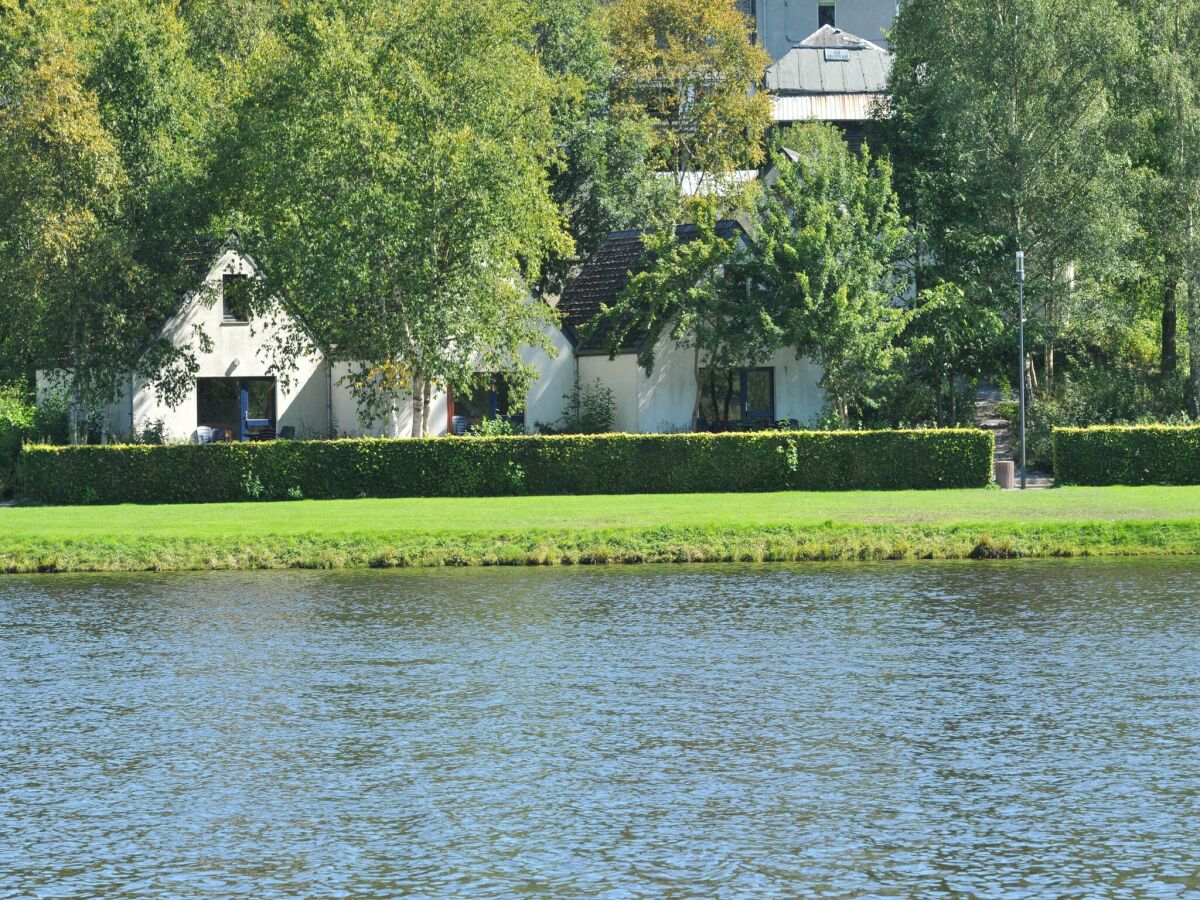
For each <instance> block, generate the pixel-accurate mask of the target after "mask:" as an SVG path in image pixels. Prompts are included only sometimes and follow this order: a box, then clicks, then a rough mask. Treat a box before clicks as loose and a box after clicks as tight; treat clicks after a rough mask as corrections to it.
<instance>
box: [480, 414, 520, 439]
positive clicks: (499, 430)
mask: <svg viewBox="0 0 1200 900" xmlns="http://www.w3.org/2000/svg"><path fill="white" fill-rule="evenodd" d="M524 433H525V430H524V429H523V428H522V427H521V426H520V425H518V424H517V423H516V422H514V421H513V420H512V419H510V418H508V417H507V416H496V417H495V418H494V419H484V420H483V421H482V422H480V423H479V424H478V425H473V426H471V428H469V429H467V432H466V437H512V436H513V435H516V434H524Z"/></svg>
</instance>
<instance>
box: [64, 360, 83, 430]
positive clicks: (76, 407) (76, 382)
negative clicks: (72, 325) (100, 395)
mask: <svg viewBox="0 0 1200 900" xmlns="http://www.w3.org/2000/svg"><path fill="white" fill-rule="evenodd" d="M67 418H68V423H69V425H70V432H71V445H72V446H75V447H78V446H79V445H80V444H83V443H86V441H87V435H86V433H84V435H83V440H80V433H81V432H83V429H82V428H81V427H80V422H81V420H82V419H83V418H84V416H83V381H82V379H81V377H80V374H79V357H78V356H76V357H75V367H74V368H73V369H72V370H71V410H70V413H69V415H68V417H67Z"/></svg>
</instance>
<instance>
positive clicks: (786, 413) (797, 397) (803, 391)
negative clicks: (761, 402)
mask: <svg viewBox="0 0 1200 900" xmlns="http://www.w3.org/2000/svg"><path fill="white" fill-rule="evenodd" d="M767 365H769V366H772V367H773V368H774V369H775V418H776V419H795V420H797V421H798V422H799V423H800V424H801V425H802V426H803V425H815V424H816V423H817V421H818V420H819V419H820V417H821V414H822V413H823V412H824V411H825V392H824V391H823V390H821V386H820V383H821V376H822V375H823V374H824V373H823V372H822V371H821V367H820V366H818V365H817V364H816V363H814V362H813V361H812V360H810V359H807V358H800V359H797V358H796V354H795V352H794V351H792V350H778V351H776V353H775V355H774V357H772V358H771V360H770V361H769V362H768V363H767Z"/></svg>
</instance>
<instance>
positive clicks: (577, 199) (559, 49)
mask: <svg viewBox="0 0 1200 900" xmlns="http://www.w3.org/2000/svg"><path fill="white" fill-rule="evenodd" d="M532 14H533V17H534V36H535V38H536V45H535V46H536V49H537V51H538V55H539V57H540V59H541V63H542V66H543V67H544V68H545V69H546V71H547V73H548V74H549V75H551V76H552V77H553V78H555V79H556V81H557V82H558V84H559V86H560V89H559V92H558V95H557V97H556V99H555V103H554V107H553V113H554V131H555V138H554V140H555V145H556V150H557V158H556V159H555V161H554V163H553V164H552V165H551V167H550V175H551V180H550V192H551V196H552V197H553V198H554V202H555V204H556V205H557V206H558V208H559V209H560V210H562V214H563V217H564V219H565V220H566V225H567V230H568V231H569V232H570V234H571V237H572V238H574V242H575V246H574V248H573V250H572V251H571V252H570V253H559V254H555V255H553V256H552V257H550V258H548V259H547V260H546V264H545V266H544V269H543V273H542V283H541V285H540V287H541V290H542V291H543V292H544V293H546V294H557V293H560V292H561V291H562V289H563V287H564V285H565V284H566V281H567V280H568V278H569V277H570V274H571V272H572V270H573V269H574V268H575V267H576V266H577V265H579V264H580V263H581V262H583V261H585V260H586V259H587V258H588V257H590V256H591V255H592V253H594V252H595V251H596V250H597V249H598V248H599V247H600V245H601V244H602V243H603V242H604V239H605V238H606V237H607V236H608V235H609V234H610V233H611V232H613V231H623V230H625V229H629V228H640V227H643V226H645V225H646V223H647V222H657V221H661V220H663V219H664V218H668V217H669V216H670V213H671V211H672V210H673V209H674V206H675V203H676V202H677V195H676V192H675V190H674V185H673V184H672V182H671V181H669V180H668V179H663V178H658V177H656V174H655V172H654V170H653V167H652V166H651V165H650V163H649V157H650V154H651V152H652V149H653V146H654V132H653V130H652V129H650V128H648V127H646V124H645V123H644V122H643V121H641V120H640V119H637V118H631V117H629V116H627V115H616V114H614V111H613V108H612V102H611V97H610V92H609V86H610V84H611V83H612V79H613V75H614V65H615V64H614V61H613V54H612V50H611V48H610V46H609V44H608V39H607V38H608V36H607V33H606V28H605V23H604V20H603V16H602V15H601V9H600V6H599V5H598V4H597V3H596V2H595V0H540V2H538V3H535V4H532Z"/></svg>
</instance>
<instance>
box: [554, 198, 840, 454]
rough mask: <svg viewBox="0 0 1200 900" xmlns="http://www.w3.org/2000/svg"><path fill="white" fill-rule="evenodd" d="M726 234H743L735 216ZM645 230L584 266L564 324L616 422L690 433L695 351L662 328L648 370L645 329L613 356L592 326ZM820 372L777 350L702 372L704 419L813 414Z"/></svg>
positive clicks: (571, 288)
mask: <svg viewBox="0 0 1200 900" xmlns="http://www.w3.org/2000/svg"><path fill="white" fill-rule="evenodd" d="M718 233H719V234H721V236H722V237H725V238H728V237H732V236H734V235H741V236H742V238H743V239H745V231H744V230H743V229H742V226H741V225H740V224H738V223H737V222H736V221H733V220H726V221H722V222H721V223H719V224H718ZM693 234H695V227H694V226H689V225H682V226H680V227H679V228H677V229H676V237H677V239H678V240H681V241H683V240H688V239H689V237H690V236H691V235H693ZM645 253H646V251H645V245H644V243H643V233H642V232H640V231H618V232H615V233H613V234H611V235H609V236H608V239H607V240H606V241H605V242H604V244H603V245H602V246H601V247H600V249H599V250H597V251H596V253H594V254H593V255H592V257H591V258H590V259H589V260H588V261H587V262H586V263H585V264H584V266H583V268H582V270H581V271H580V272H579V274H578V275H577V276H576V277H575V278H574V279H573V280H572V281H571V282H570V283H569V284H568V285H567V287H566V289H565V290H564V291H563V294H562V297H561V299H560V300H559V304H558V310H559V313H560V314H561V316H562V328H563V331H564V332H565V333H566V335H567V336H568V338H569V339H570V340H571V343H572V347H573V350H574V355H575V359H576V366H577V369H578V373H579V380H580V382H581V383H583V384H588V383H592V382H594V381H599V382H600V383H602V384H603V385H605V386H606V387H608V388H609V389H611V390H612V392H613V397H614V399H615V400H616V406H617V416H616V428H617V430H618V431H626V432H674V431H690V430H691V427H692V412H693V408H694V405H695V399H696V376H695V355H694V351H693V350H692V349H690V348H688V347H684V346H680V345H679V344H678V343H677V342H675V341H674V340H673V339H671V337H670V336H669V335H668V334H663V335H662V336H661V337H660V338H659V339H658V343H657V345H656V346H655V348H654V357H655V365H654V369H653V370H652V371H651V372H650V373H647V372H646V371H645V370H644V369H643V368H642V367H641V366H640V365H639V364H638V355H639V354H640V352H641V351H642V350H643V349H644V342H645V340H646V336H645V335H640V336H639V335H631V336H630V337H629V339H628V340H627V341H626V342H625V344H623V345H622V346H621V347H620V348H619V352H618V353H617V354H616V355H615V356H612V357H611V358H610V353H609V349H608V342H607V340H606V335H605V334H604V333H603V331H592V332H590V333H589V331H590V330H589V326H590V324H591V323H592V321H593V320H594V318H595V317H596V315H597V314H598V313H599V312H600V310H601V307H602V306H605V305H607V306H611V305H612V304H613V303H614V302H615V301H616V299H617V297H618V296H619V295H620V293H621V291H622V290H623V289H624V288H625V285H626V284H628V282H629V278H630V275H631V274H632V273H633V272H636V271H637V270H638V268H639V267H640V266H641V265H642V264H643V262H644V258H645ZM821 375H822V372H821V370H820V368H819V367H818V366H816V365H815V364H814V363H812V362H811V361H809V360H807V359H803V358H797V357H796V354H795V353H794V352H792V351H788V350H780V351H777V352H776V353H775V355H774V356H773V357H772V358H771V359H770V360H768V361H767V362H766V364H764V365H761V366H754V367H743V368H737V369H733V370H721V371H708V370H702V371H701V377H702V379H704V380H705V383H706V388H705V391H704V395H705V399H704V400H703V401H702V405H701V415H702V418H704V419H705V420H707V422H708V423H709V424H710V426H711V427H716V428H730V427H744V428H756V427H766V426H769V425H771V424H773V423H775V422H777V421H780V420H783V419H791V420H795V421H797V422H801V423H807V422H811V421H813V420H814V419H816V418H817V417H818V416H819V415H820V414H821V411H822V409H823V408H824V405H825V396H824V393H823V391H822V390H821V388H820V384H819V382H820V380H821Z"/></svg>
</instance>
